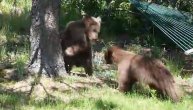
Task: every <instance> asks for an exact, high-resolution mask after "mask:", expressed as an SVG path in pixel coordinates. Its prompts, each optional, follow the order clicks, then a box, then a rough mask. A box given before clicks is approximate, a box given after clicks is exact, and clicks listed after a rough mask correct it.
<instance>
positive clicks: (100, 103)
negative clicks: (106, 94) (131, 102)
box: [94, 99, 117, 110]
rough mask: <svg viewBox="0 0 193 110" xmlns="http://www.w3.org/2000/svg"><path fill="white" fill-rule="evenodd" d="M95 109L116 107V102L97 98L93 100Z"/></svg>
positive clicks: (108, 109) (103, 109)
mask: <svg viewBox="0 0 193 110" xmlns="http://www.w3.org/2000/svg"><path fill="white" fill-rule="evenodd" d="M94 106H95V107H96V109H97V110H112V109H115V108H117V104H115V103H113V102H110V101H104V100H101V99H98V100H96V101H95V105H94Z"/></svg>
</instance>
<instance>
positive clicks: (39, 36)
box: [28, 0, 67, 76]
mask: <svg viewBox="0 0 193 110" xmlns="http://www.w3.org/2000/svg"><path fill="white" fill-rule="evenodd" d="M59 9H60V0H32V9H31V17H32V18H31V20H32V21H31V29H30V43H31V53H30V63H29V66H28V70H29V72H30V73H32V74H36V73H41V74H42V73H46V74H47V75H48V76H61V75H62V76H63V75H67V73H66V70H65V67H64V60H63V56H62V49H61V44H60V38H59V29H58V28H59V26H58V22H59Z"/></svg>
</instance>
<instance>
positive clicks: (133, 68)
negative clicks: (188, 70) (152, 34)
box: [105, 46, 182, 101]
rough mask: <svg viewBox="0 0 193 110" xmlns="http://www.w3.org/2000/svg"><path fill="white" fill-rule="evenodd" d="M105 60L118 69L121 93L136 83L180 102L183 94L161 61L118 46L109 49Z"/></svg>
mask: <svg viewBox="0 0 193 110" xmlns="http://www.w3.org/2000/svg"><path fill="white" fill-rule="evenodd" d="M105 60H106V63H107V64H112V63H115V64H116V65H117V67H118V89H119V91H121V92H127V91H129V90H131V88H132V85H133V84H134V83H135V82H139V83H144V84H147V85H149V87H150V88H153V89H155V90H157V91H158V92H160V93H162V94H164V95H165V94H166V95H168V96H169V97H170V98H171V99H172V100H173V101H179V100H180V98H181V95H182V94H181V93H182V92H181V91H180V89H179V88H178V86H177V85H176V84H175V81H174V78H173V76H172V75H171V73H170V72H169V71H168V70H167V69H166V67H165V66H164V65H163V63H162V62H161V61H160V60H157V59H153V58H150V57H148V56H142V55H137V54H134V53H131V52H128V51H125V50H123V49H121V48H119V47H117V46H112V47H110V48H108V50H107V51H106V52H105Z"/></svg>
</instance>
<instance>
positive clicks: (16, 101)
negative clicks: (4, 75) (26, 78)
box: [0, 87, 28, 110]
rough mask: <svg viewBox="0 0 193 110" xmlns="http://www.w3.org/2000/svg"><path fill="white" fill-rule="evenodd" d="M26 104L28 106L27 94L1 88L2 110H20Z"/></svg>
mask: <svg viewBox="0 0 193 110" xmlns="http://www.w3.org/2000/svg"><path fill="white" fill-rule="evenodd" d="M25 104H28V98H27V96H26V93H23V92H14V91H11V90H7V89H5V88H3V87H0V109H3V110H4V109H6V110H15V109H17V110H19V109H20V107H21V106H22V105H25Z"/></svg>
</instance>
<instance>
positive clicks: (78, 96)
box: [0, 85, 193, 110]
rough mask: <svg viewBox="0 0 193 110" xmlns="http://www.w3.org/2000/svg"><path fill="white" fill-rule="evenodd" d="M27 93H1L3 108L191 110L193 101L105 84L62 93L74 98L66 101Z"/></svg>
mask: <svg viewBox="0 0 193 110" xmlns="http://www.w3.org/2000/svg"><path fill="white" fill-rule="evenodd" d="M23 94H24V93H6V92H5V93H2V94H0V102H1V104H0V105H1V109H6V108H17V109H21V110H26V109H27V110H33V109H35V110H63V109H65V110H155V109H156V110H192V109H193V105H192V103H193V100H192V99H191V98H188V97H185V98H184V100H183V101H182V102H179V103H173V102H171V101H170V100H161V99H158V98H156V97H152V96H147V95H144V94H141V93H138V92H132V93H128V94H126V95H125V94H122V93H120V92H118V91H117V90H115V89H113V88H110V87H108V86H107V85H104V87H92V88H90V89H87V90H85V91H81V92H79V93H77V92H71V93H65V92H64V93H63V95H64V96H65V97H70V98H71V99H70V100H69V101H67V102H65V101H63V100H62V99H60V98H58V97H46V98H44V99H41V100H33V99H30V100H29V101H28V100H27V98H26V97H24V96H22V95H23Z"/></svg>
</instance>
